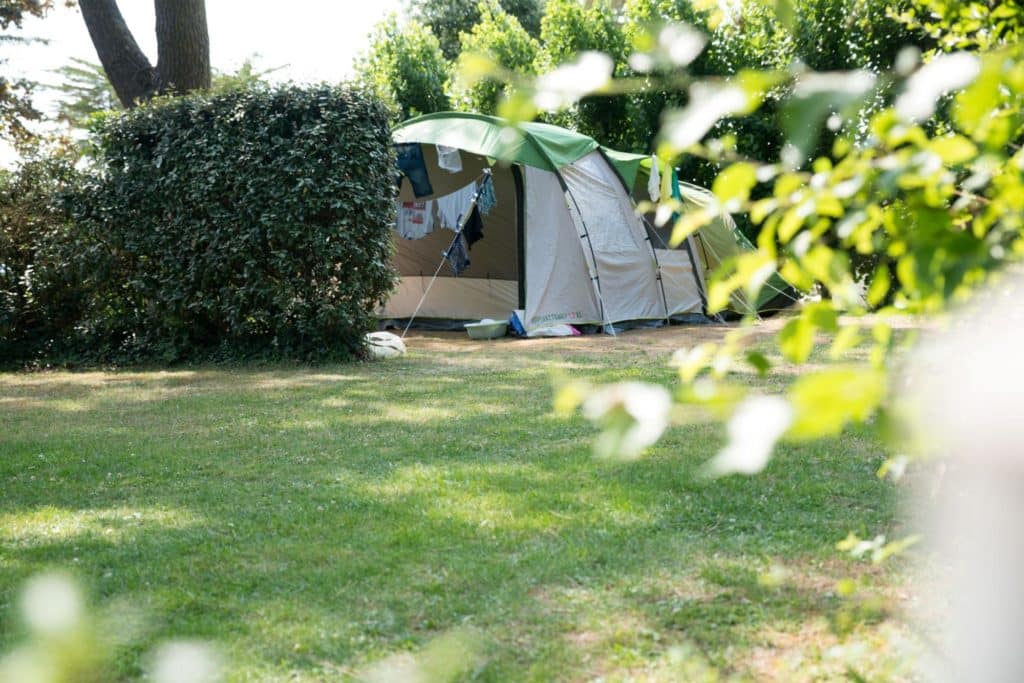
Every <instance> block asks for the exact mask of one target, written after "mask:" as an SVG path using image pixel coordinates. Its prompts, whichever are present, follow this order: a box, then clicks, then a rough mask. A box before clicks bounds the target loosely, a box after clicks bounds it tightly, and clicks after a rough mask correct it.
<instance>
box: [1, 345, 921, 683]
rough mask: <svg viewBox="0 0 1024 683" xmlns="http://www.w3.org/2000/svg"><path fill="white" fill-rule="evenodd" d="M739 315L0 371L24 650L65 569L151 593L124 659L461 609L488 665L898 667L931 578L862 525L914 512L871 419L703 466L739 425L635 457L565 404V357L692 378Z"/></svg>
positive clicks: (8, 594) (98, 583)
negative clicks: (37, 594) (695, 362)
mask: <svg viewBox="0 0 1024 683" xmlns="http://www.w3.org/2000/svg"><path fill="white" fill-rule="evenodd" d="M723 332H724V328H718V327H709V328H673V329H671V330H661V331H658V330H652V331H643V332H634V333H628V334H625V335H622V336H621V337H619V338H617V339H612V338H609V337H593V338H586V339H583V340H577V339H571V340H538V341H520V342H517V341H512V340H507V341H504V340H503V341H498V342H490V343H480V342H472V343H471V342H469V341H466V340H463V338H462V336H459V335H439V334H435V335H425V336H419V337H415V338H413V339H412V340H411V352H410V354H409V355H408V356H407V357H405V358H403V359H398V360H394V361H389V362H382V363H373V364H358V365H351V366H328V367H319V368H313V369H309V368H290V367H287V368H282V367H271V368H255V369H246V368H243V369H238V368H201V369H189V370H170V371H165V372H162V371H153V372H110V373H105V372H86V373H67V372H54V373H39V374H0V486H2V489H0V490H2V492H3V495H2V496H0V543H2V545H0V651H3V650H8V649H10V647H11V646H12V645H13V644H14V643H15V642H17V641H18V640H19V639H20V638H21V637H22V635H23V633H22V629H21V627H20V626H18V625H17V619H16V608H15V606H16V604H17V596H18V593H19V590H20V587H21V586H22V585H23V583H24V581H25V580H26V579H27V578H28V577H30V576H32V575H33V574H35V573H37V572H39V571H40V570H43V569H48V568H64V569H67V570H70V571H71V572H73V574H74V575H75V576H76V577H77V578H78V579H79V580H80V582H81V583H82V585H83V586H84V587H85V588H86V590H87V591H88V593H89V595H90V598H91V600H92V602H93V604H94V605H96V606H97V608H103V607H104V606H110V605H122V604H130V605H132V606H134V607H135V608H138V609H140V610H141V611H142V612H143V613H144V614H145V615H146V617H147V619H148V624H149V626H148V628H147V629H146V630H145V631H144V632H143V633H142V634H141V635H140V636H139V637H138V638H137V639H136V641H135V642H134V643H132V644H131V645H129V646H127V648H126V649H124V650H122V651H121V652H120V654H119V655H118V657H117V659H116V661H115V662H114V667H115V671H116V675H118V676H121V677H123V678H129V677H133V676H135V675H137V674H138V673H139V672H140V671H141V667H142V665H143V664H142V663H143V661H144V653H145V652H147V651H148V650H150V649H151V648H152V647H153V645H154V644H155V643H157V642H159V641H163V640H166V639H168V638H199V639H206V640H209V641H212V642H214V643H216V645H217V646H218V648H219V649H220V651H221V652H222V653H223V655H224V658H225V660H226V662H227V667H228V675H227V680H230V681H257V680H259V681H264V680H288V681H334V680H347V679H348V678H349V677H354V676H357V675H358V673H359V671H360V670H362V669H363V668H364V667H366V666H367V665H368V664H370V663H372V662H374V661H376V660H379V659H381V658H382V657H386V656H388V655H392V654H394V653H397V652H403V651H409V652H414V651H416V650H418V649H420V648H423V647H424V646H426V645H427V644H428V643H430V642H431V640H432V639H434V638H436V637H438V636H439V635H441V634H444V633H446V632H448V631H450V630H451V629H455V628H458V627H463V628H465V629H468V630H469V632H472V633H474V634H475V638H476V639H477V642H478V643H479V645H478V648H479V652H480V655H481V657H480V660H479V662H478V663H477V665H476V667H475V669H474V670H473V671H472V672H471V674H470V676H471V677H475V678H476V679H478V680H486V681H522V680H538V681H546V680H565V681H577V680H579V681H582V680H593V679H595V678H599V677H603V679H604V680H608V681H614V680H653V681H658V680H678V679H679V678H680V677H689V676H691V675H695V674H693V672H694V671H695V667H696V668H699V667H700V666H708V667H714V668H716V669H718V670H720V671H721V672H722V673H723V674H724V675H727V676H737V677H741V678H746V677H749V678H755V679H777V680H797V679H810V678H828V677H831V676H842V675H844V672H845V671H846V666H847V664H846V663H845V661H846V660H844V657H850V656H854V655H853V654H851V653H856V652H860V651H861V650H859V649H858V648H861V647H863V646H864V644H865V643H868V644H872V645H873V646H877V648H879V649H877V650H875V651H874V653H869V654H867V655H864V656H862V657H861V659H862V660H863V661H862V662H860V663H858V664H856V667H862V668H859V669H858V671H860V672H861V673H866V674H870V673H872V672H874V673H876V674H878V673H879V672H881V671H883V668H884V667H885V666H886V665H887V664H886V661H885V660H886V657H888V656H891V655H892V654H893V652H892V643H891V642H890V641H891V639H892V637H893V636H899V635H901V634H902V632H903V628H902V627H901V626H900V625H899V622H898V619H897V618H896V617H895V616H893V615H894V614H896V613H897V612H898V609H899V606H900V604H901V602H902V601H904V600H905V597H904V595H905V593H906V592H907V591H906V587H907V585H908V584H909V578H908V576H907V575H906V574H905V572H904V571H903V570H902V569H901V568H900V567H899V566H889V567H884V568H878V567H873V566H871V565H870V564H867V563H861V562H855V561H853V560H849V559H846V558H844V557H843V556H841V554H840V553H839V552H838V551H836V550H835V547H834V546H835V543H836V541H838V540H841V539H842V538H843V537H845V536H846V535H847V533H848V532H850V531H854V532H857V533H859V534H861V535H862V536H863V535H867V534H870V535H874V534H876V533H886V532H889V531H892V529H893V527H894V526H895V525H896V524H897V521H896V520H897V500H896V490H895V488H894V487H893V486H892V485H890V484H888V483H887V482H884V481H880V480H878V479H877V478H876V477H875V471H876V469H877V468H878V466H879V465H880V464H881V462H882V461H883V459H884V455H883V453H882V451H881V448H880V447H879V446H878V445H877V444H876V443H874V442H873V441H872V440H871V439H870V438H868V437H867V436H865V435H864V434H861V433H859V432H857V431H850V432H848V433H847V434H845V435H844V436H843V437H842V438H841V439H836V440H832V441H824V442H819V443H814V444H802V445H786V446H784V447H783V448H782V451H781V453H780V454H779V456H778V457H777V458H776V459H775V460H774V461H773V463H772V464H771V465H770V467H769V468H768V470H767V471H766V472H765V473H764V474H762V475H760V476H757V477H753V478H740V477H730V478H726V479H722V480H719V481H714V482H703V481H701V480H699V479H698V478H697V477H696V470H697V468H698V467H699V466H700V464H701V463H703V462H704V461H705V460H707V459H708V458H709V457H710V456H712V455H713V454H714V453H715V451H716V448H717V447H718V446H719V445H720V444H721V443H722V439H723V433H724V430H723V428H722V427H721V426H720V425H709V424H705V423H702V422H698V421H695V422H694V423H693V424H690V425H687V426H682V427H677V428H674V429H673V430H672V431H671V432H670V433H669V434H668V435H667V437H666V438H664V439H663V441H662V442H661V443H660V444H659V445H658V446H657V447H656V448H654V449H652V450H651V452H650V454H649V455H648V457H646V458H645V459H643V460H641V461H639V462H635V463H631V464H610V463H603V462H598V461H595V460H594V459H593V458H592V457H591V454H590V450H589V448H590V439H591V438H592V436H593V434H594V432H593V430H592V428H591V427H590V426H589V425H588V424H587V423H585V422H584V421H583V420H582V418H575V419H570V420H565V419H559V418H556V417H554V416H553V415H552V414H551V407H550V406H551V397H552V389H551V383H550V379H549V378H550V373H551V372H552V370H553V369H555V368H560V369H562V370H565V371H567V372H569V373H571V374H572V375H574V376H578V377H582V378H589V379H593V380H595V381H596V380H604V381H611V380H620V379H641V380H648V381H658V382H662V383H665V384H671V383H672V382H673V376H674V375H673V371H672V370H671V369H670V368H669V367H668V365H667V360H668V355H669V353H670V349H671V348H674V347H676V346H679V345H688V344H692V343H694V341H695V338H696V337H697V336H699V337H701V339H702V340H703V339H706V338H712V337H715V336H716V335H718V336H720V335H721V334H723ZM751 381H752V382H761V380H755V379H752V380H751ZM768 388H770V387H768ZM765 576H768V577H770V578H771V580H765ZM843 578H852V579H854V580H855V581H856V582H857V585H858V586H859V590H858V592H857V593H855V594H854V595H853V596H852V597H841V596H839V595H838V594H837V590H836V585H837V582H838V581H839V580H840V579H843ZM869 596H874V597H878V596H881V597H882V598H883V599H884V600H887V601H890V604H888V605H881V604H878V605H873V604H872V603H871V601H870V600H868V597H869ZM837 624H838V625H841V626H843V628H842V629H838V630H840V631H843V632H844V633H846V632H848V633H846V635H844V636H842V637H840V636H838V635H836V633H835V631H836V630H837V629H835V628H832V626H835V625H837ZM830 625H831V626H830ZM681 672H684V673H681ZM685 672H689V673H685Z"/></svg>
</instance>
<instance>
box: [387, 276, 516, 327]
mask: <svg viewBox="0 0 1024 683" xmlns="http://www.w3.org/2000/svg"><path fill="white" fill-rule="evenodd" d="M429 282H430V276H429V275H427V276H419V275H407V276H404V277H402V279H401V281H400V282H399V283H398V288H397V289H396V290H395V293H394V294H392V295H391V298H390V299H388V301H387V303H386V304H384V306H383V307H382V308H381V309H380V310H379V311H378V313H377V317H379V318H398V319H402V318H408V317H410V316H412V314H413V311H415V310H416V304H418V303H419V301H420V297H422V296H423V292H425V291H426V289H427V285H428V284H429ZM518 302H519V285H518V283H516V282H510V281H507V280H485V279H479V278H470V277H458V278H453V277H444V278H442V277H439V278H437V280H435V281H434V286H433V287H431V288H430V294H429V295H428V296H427V298H426V300H425V301H424V302H423V307H422V308H421V309H420V312H419V313H418V314H417V317H420V318H448V319H454V320H480V319H482V318H494V319H495V320H507V319H508V317H509V314H510V313H511V312H512V311H513V310H515V308H516V307H517V305H518Z"/></svg>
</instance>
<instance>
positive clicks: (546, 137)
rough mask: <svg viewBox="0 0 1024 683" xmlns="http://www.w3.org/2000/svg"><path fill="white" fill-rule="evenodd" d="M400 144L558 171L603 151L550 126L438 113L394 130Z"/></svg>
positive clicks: (588, 140)
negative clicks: (447, 149) (428, 146)
mask: <svg viewBox="0 0 1024 683" xmlns="http://www.w3.org/2000/svg"><path fill="white" fill-rule="evenodd" d="M392 139H393V140H394V141H395V142H396V143H403V142H418V143H421V144H435V145H446V146H448V147H457V148H458V149H463V150H466V151H467V152H472V153H474V154H480V155H481V156H486V157H491V158H492V159H498V160H499V161H504V162H506V163H518V164H525V165H527V166H534V167H536V168H541V169H544V170H545V171H557V170H558V169H560V168H562V167H563V166H567V165H568V164H571V163H572V162H574V161H576V160H577V159H580V158H582V157H584V156H586V155H587V154H589V153H590V152H592V151H594V150H595V149H597V148H598V144H597V142H596V141H595V140H594V139H593V138H590V137H587V136H586V135H582V134H580V133H576V132H573V131H571V130H566V129H565V128H559V127H558V126H552V125H549V124H546V123H537V122H530V123H520V124H517V125H510V124H509V123H508V122H507V121H505V120H503V119H499V118H496V117H494V116H484V115H482V114H467V113H462V112H439V113H437V114H427V115H425V116H419V117H417V118H414V119H409V120H408V121H405V122H403V123H400V124H398V125H397V126H395V128H394V130H393V131H392Z"/></svg>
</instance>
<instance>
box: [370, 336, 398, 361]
mask: <svg viewBox="0 0 1024 683" xmlns="http://www.w3.org/2000/svg"><path fill="white" fill-rule="evenodd" d="M363 339H364V340H365V341H366V348H367V350H369V352H370V358H374V359H377V358H395V357H396V356H404V355H405V342H404V341H402V338H401V337H399V336H398V335H397V334H392V333H391V332H370V333H368V334H367V335H366V336H365V337H363Z"/></svg>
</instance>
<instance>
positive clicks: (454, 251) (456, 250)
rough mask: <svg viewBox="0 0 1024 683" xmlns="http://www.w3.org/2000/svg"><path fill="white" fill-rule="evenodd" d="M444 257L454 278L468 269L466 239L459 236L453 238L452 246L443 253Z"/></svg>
mask: <svg viewBox="0 0 1024 683" xmlns="http://www.w3.org/2000/svg"><path fill="white" fill-rule="evenodd" d="M444 257H445V258H446V259H448V265H449V266H450V267H451V269H452V273H454V274H455V276H456V277H458V276H459V275H461V274H462V271H464V270H466V268H468V267H469V264H470V260H469V252H468V251H467V249H466V238H465V236H464V235H461V234H459V235H456V236H455V239H454V240H453V241H452V245H451V246H450V247H448V251H446V252H444Z"/></svg>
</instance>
